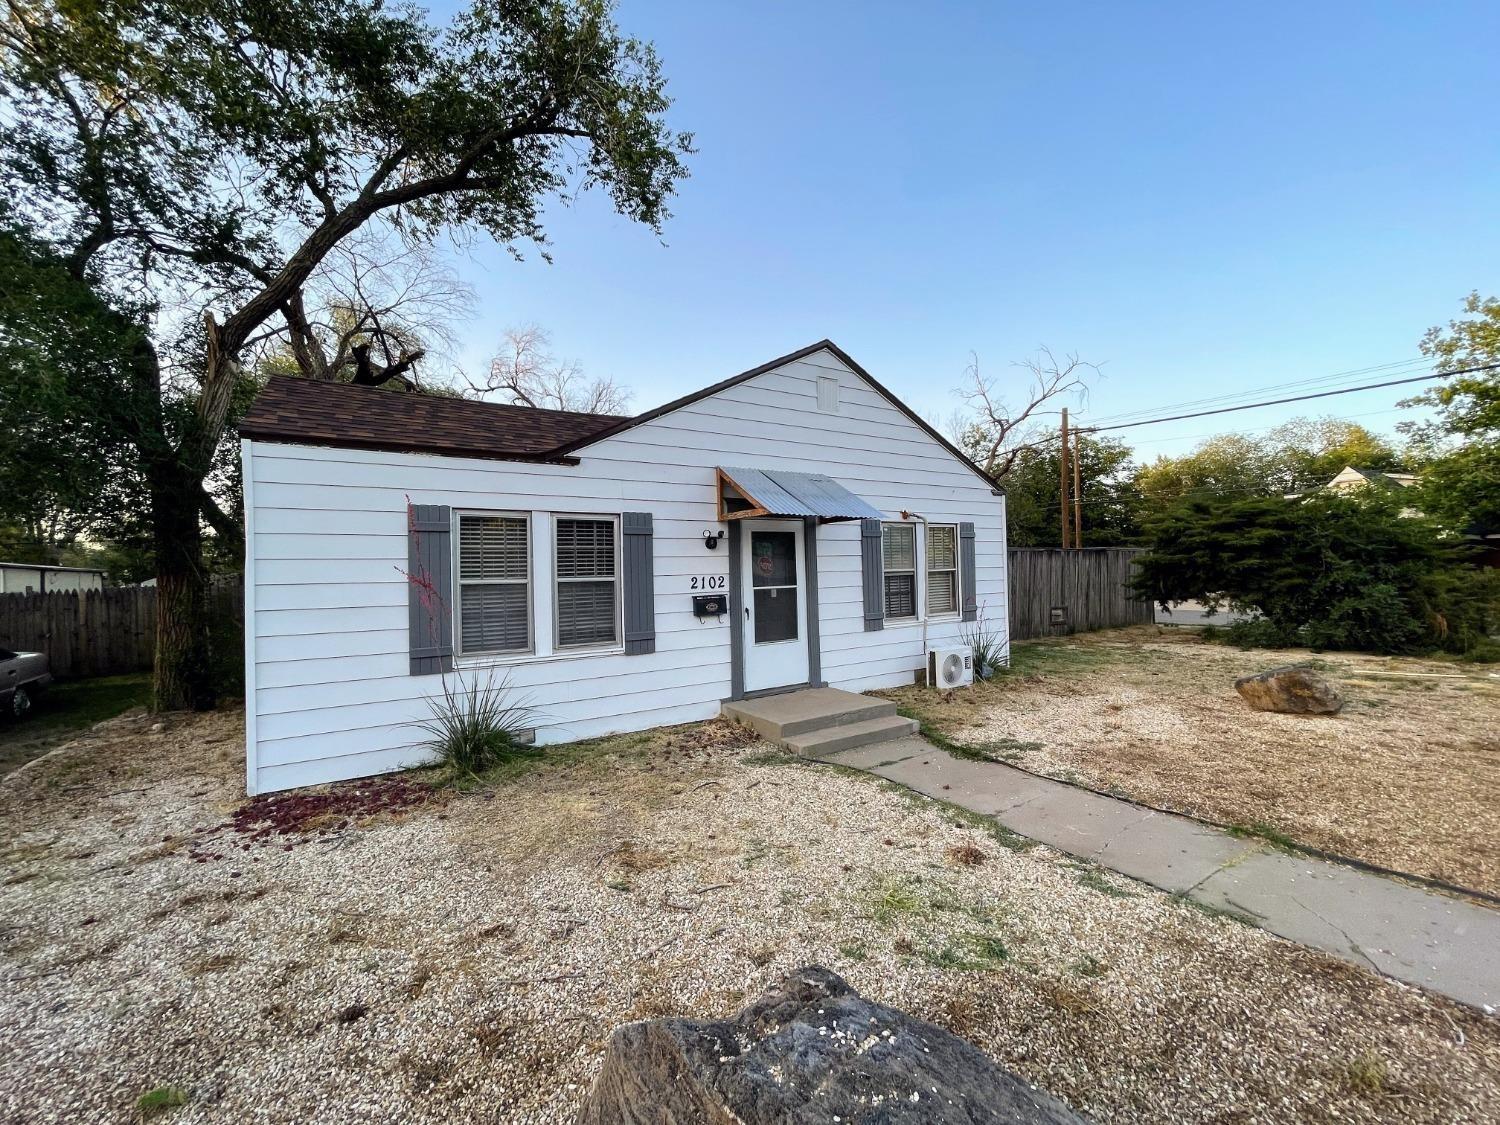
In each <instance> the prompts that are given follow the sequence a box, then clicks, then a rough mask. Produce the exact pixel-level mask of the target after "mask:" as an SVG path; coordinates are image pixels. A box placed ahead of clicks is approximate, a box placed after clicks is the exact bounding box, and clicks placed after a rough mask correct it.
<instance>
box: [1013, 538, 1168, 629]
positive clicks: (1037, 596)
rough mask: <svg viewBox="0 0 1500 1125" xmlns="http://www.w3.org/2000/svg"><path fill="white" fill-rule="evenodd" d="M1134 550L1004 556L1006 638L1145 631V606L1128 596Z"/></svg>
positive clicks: (1027, 550) (1028, 551)
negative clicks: (1129, 627)
mask: <svg viewBox="0 0 1500 1125" xmlns="http://www.w3.org/2000/svg"><path fill="white" fill-rule="evenodd" d="M1144 553H1145V552H1144V551H1142V550H1141V549H1140V548H1139V547H1086V548H1083V549H1082V550H1071V551H1057V550H1050V549H1048V548H1040V547H1039V548H1033V547H1022V548H1017V549H1016V550H1013V551H1011V552H1010V575H1009V582H1008V588H1009V593H1010V635H1011V639H1013V640H1018V641H1021V640H1025V639H1026V638H1028V637H1050V636H1056V635H1058V634H1062V633H1085V632H1089V631H1090V630H1093V629H1115V628H1119V627H1120V626H1123V625H1149V624H1151V621H1152V619H1153V618H1152V612H1151V603H1150V602H1148V601H1139V600H1137V599H1136V598H1133V597H1131V596H1130V591H1129V589H1128V588H1127V587H1126V585H1125V584H1126V583H1127V582H1128V581H1129V580H1130V576H1131V571H1132V570H1133V569H1134V565H1135V560H1136V558H1137V557H1138V556H1140V555H1142V554H1144Z"/></svg>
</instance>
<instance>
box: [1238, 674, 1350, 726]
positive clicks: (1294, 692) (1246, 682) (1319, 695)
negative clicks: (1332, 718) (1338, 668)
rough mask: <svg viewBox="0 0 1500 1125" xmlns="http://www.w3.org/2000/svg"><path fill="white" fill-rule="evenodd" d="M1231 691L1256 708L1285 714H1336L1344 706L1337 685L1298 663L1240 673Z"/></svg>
mask: <svg viewBox="0 0 1500 1125" xmlns="http://www.w3.org/2000/svg"><path fill="white" fill-rule="evenodd" d="M1234 690H1235V691H1237V692H1239V693H1240V697H1241V698H1242V699H1244V701H1245V702H1246V703H1248V704H1250V706H1251V707H1254V708H1255V709H1256V710H1257V711H1280V712H1281V713H1282V714H1285V715H1336V714H1338V712H1339V710H1340V708H1342V707H1343V706H1344V697H1343V695H1342V694H1340V692H1339V689H1338V687H1337V686H1336V685H1335V684H1334V683H1333V682H1332V681H1331V680H1328V679H1325V678H1324V677H1322V676H1320V675H1318V674H1317V673H1316V672H1314V671H1313V670H1312V669H1311V668H1308V667H1306V666H1304V665H1301V664H1288V665H1286V666H1285V667H1282V668H1272V669H1270V670H1269V671H1266V672H1260V673H1257V674H1256V675H1254V676H1241V677H1240V678H1239V679H1237V680H1235V681H1234Z"/></svg>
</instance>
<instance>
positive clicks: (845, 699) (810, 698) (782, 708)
mask: <svg viewBox="0 0 1500 1125" xmlns="http://www.w3.org/2000/svg"><path fill="white" fill-rule="evenodd" d="M895 713H896V705H895V704H894V703H892V702H891V701H890V700H888V699H871V698H870V697H869V696H868V695H859V694H857V693H855V692H852V691H840V690H839V689H838V688H807V689H804V690H803V691H789V692H784V693H783V694H781V695H765V696H761V697H760V698H758V699H740V700H735V701H734V702H732V703H726V704H724V707H723V714H724V717H725V718H726V719H730V720H732V721H734V722H736V723H740V724H742V725H744V726H747V727H751V728H752V729H753V730H754V731H755V733H756V734H758V735H760V736H761V737H762V738H765V739H769V740H770V741H772V742H781V741H782V740H784V739H785V738H787V737H788V736H790V735H794V734H807V733H809V732H811V731H815V730H826V729H827V728H829V727H838V726H847V725H849V724H850V723H863V722H866V721H867V720H870V719H881V718H885V717H887V716H890V715H894V714H895Z"/></svg>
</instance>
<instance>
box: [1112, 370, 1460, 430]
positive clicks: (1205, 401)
mask: <svg viewBox="0 0 1500 1125" xmlns="http://www.w3.org/2000/svg"><path fill="white" fill-rule="evenodd" d="M1429 362H1430V361H1429V360H1426V359H1423V358H1421V357H1417V358H1415V359H1402V360H1395V361H1392V362H1390V363H1379V364H1375V365H1373V366H1371V367H1359V368H1354V369H1351V370H1349V371H1339V372H1336V373H1335V374H1332V375H1319V376H1316V377H1314V378H1311V379H1298V380H1294V381H1292V382H1290V383H1272V384H1270V385H1269V386H1264V387H1251V388H1249V389H1247V390H1243V391H1236V392H1233V393H1230V394H1222V395H1211V396H1209V397H1207V398H1200V399H1190V400H1188V401H1186V402H1180V403H1178V404H1177V405H1178V406H1179V407H1191V406H1214V405H1217V404H1219V403H1234V402H1237V401H1239V400H1241V399H1245V398H1249V397H1252V396H1254V395H1259V394H1265V393H1267V392H1270V391H1290V390H1299V389H1318V388H1322V387H1324V386H1329V387H1332V386H1336V385H1337V384H1338V383H1339V381H1340V380H1345V379H1349V378H1352V377H1355V376H1362V375H1376V374H1379V375H1405V374H1407V373H1408V372H1409V371H1415V370H1417V369H1419V368H1421V367H1424V366H1426V365H1427V364H1428V363H1429ZM1160 409H1162V407H1159V406H1152V407H1144V408H1142V409H1140V410H1126V411H1121V412H1120V413H1118V414H1107V415H1105V416H1104V417H1103V418H1101V419H1099V421H1100V422H1101V423H1114V422H1124V421H1129V420H1132V419H1135V418H1140V417H1142V416H1148V415H1150V414H1152V413H1154V412H1155V411H1157V410H1160Z"/></svg>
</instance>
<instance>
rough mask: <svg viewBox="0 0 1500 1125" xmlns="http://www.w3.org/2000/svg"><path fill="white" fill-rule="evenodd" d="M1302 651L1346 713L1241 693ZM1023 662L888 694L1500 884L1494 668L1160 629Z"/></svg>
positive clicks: (1253, 812)
mask: <svg viewBox="0 0 1500 1125" xmlns="http://www.w3.org/2000/svg"><path fill="white" fill-rule="evenodd" d="M1306 660H1312V661H1315V662H1316V666H1317V667H1319V668H1320V669H1321V670H1322V671H1323V673H1324V674H1325V675H1327V676H1330V677H1332V678H1333V679H1334V680H1336V681H1337V682H1338V684H1339V686H1340V687H1341V689H1342V690H1343V692H1344V694H1345V697H1346V699H1347V703H1346V706H1345V708H1344V710H1343V712H1342V713H1341V714H1340V715H1338V716H1335V717H1332V718H1325V717H1309V716H1297V715H1276V714H1267V713H1263V712H1258V711H1252V710H1250V708H1249V707H1247V706H1246V705H1245V704H1244V703H1243V702H1242V701H1241V700H1240V698H1239V696H1238V695H1237V694H1236V693H1235V691H1234V680H1235V678H1236V677H1237V676H1241V675H1244V674H1246V673H1249V672H1256V671H1262V670H1264V669H1266V668H1269V667H1274V666H1275V665H1278V664H1288V663H1294V662H1297V661H1306ZM1014 664H1015V671H1013V672H1012V673H1011V674H1009V675H1007V676H1006V677H1004V678H1002V679H1000V680H997V681H995V682H992V683H988V684H981V685H977V686H976V687H975V688H974V689H973V690H971V691H959V692H953V693H950V695H949V696H948V698H947V699H938V698H937V697H935V696H932V695H930V694H927V693H924V692H921V691H919V690H916V689H905V690H903V691H900V692H895V693H892V694H893V695H894V696H895V697H896V698H898V699H899V700H900V702H902V704H903V705H905V706H907V707H911V708H913V709H915V710H917V711H918V712H920V713H921V714H922V715H923V717H924V718H925V719H926V720H927V721H928V722H929V723H932V724H933V725H935V726H936V727H937V728H938V729H940V730H941V731H942V732H943V733H944V734H946V735H947V736H948V737H950V738H953V739H955V740H956V741H958V742H961V743H966V744H972V745H979V746H984V745H987V744H994V745H997V746H998V747H999V748H1000V749H1001V750H1005V749H1006V748H1011V752H1010V753H1008V754H1007V755H1006V756H1007V757H1008V758H1009V759H1010V760H1012V761H1015V762H1016V764H1018V765H1020V766H1021V767H1023V768H1025V769H1028V770H1032V771H1034V772H1037V773H1043V774H1047V775H1050V776H1053V777H1061V778H1064V779H1067V780H1076V781H1081V782H1083V783H1084V784H1086V785H1089V786H1091V787H1093V788H1095V789H1099V790H1101V791H1104V792H1110V793H1116V794H1120V795H1124V796H1128V797H1131V798H1133V799H1135V800H1140V801H1144V802H1146V803H1149V804H1152V805H1156V806H1158V807H1162V808H1168V809H1172V810H1175V811H1179V812H1185V813H1188V814H1190V815H1194V816H1200V817H1204V818H1207V819H1209V820H1213V821H1217V822H1220V823H1224V824H1231V825H1239V826H1243V827H1245V828H1249V829H1252V830H1254V831H1257V832H1265V833H1267V834H1268V835H1271V836H1272V837H1273V838H1274V836H1275V835H1276V834H1278V833H1279V834H1282V835H1284V836H1286V837H1289V838H1290V839H1292V840H1294V841H1296V842H1297V843H1301V844H1306V845H1311V846H1313V847H1318V848H1323V849H1325V850H1327V851H1331V852H1335V853H1338V854H1341V855H1347V856H1352V857H1354V858H1357V859H1362V860H1365V861H1367V862H1370V863H1376V864H1380V865H1382V866H1385V867H1390V868H1394V869H1396V870H1400V871H1406V872H1410V873H1412V874H1417V875H1426V876H1430V877H1433V878H1438V879H1443V880H1446V881H1448V882H1451V883H1456V884H1459V885H1461V886H1467V887H1472V888H1474V889H1477V890H1482V891H1487V892H1490V893H1500V679H1494V678H1491V677H1490V675H1489V671H1490V670H1489V669H1486V668H1484V667H1476V666H1470V665H1462V664H1455V663H1451V662H1441V661H1423V660H1414V659H1396V658H1386V657H1376V656H1363V655H1356V654H1347V653H1323V654H1318V655H1314V654H1311V653H1306V652H1266V651H1240V650H1237V649H1233V648H1228V647H1225V646H1221V645H1216V644H1210V643H1205V642H1203V641H1201V640H1198V639H1197V638H1196V637H1195V636H1194V635H1191V634H1186V635H1185V634H1182V633H1180V632H1178V633H1174V632H1171V631H1158V630H1156V629H1154V628H1149V627H1148V628H1145V629H1134V630H1121V631H1118V632H1113V633H1100V634H1093V635H1091V636H1079V637H1071V638H1067V639H1066V640H1062V641H1043V642H1031V643H1027V644H1017V645H1016V646H1015V660H1014ZM1393 672H1400V673H1417V674H1419V675H1417V676H1412V675H1404V676H1398V675H1390V674H1389V673H1393ZM1432 677H1443V678H1432ZM1017 747H1019V748H1020V749H1019V750H1016V749H1015V748H1017Z"/></svg>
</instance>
